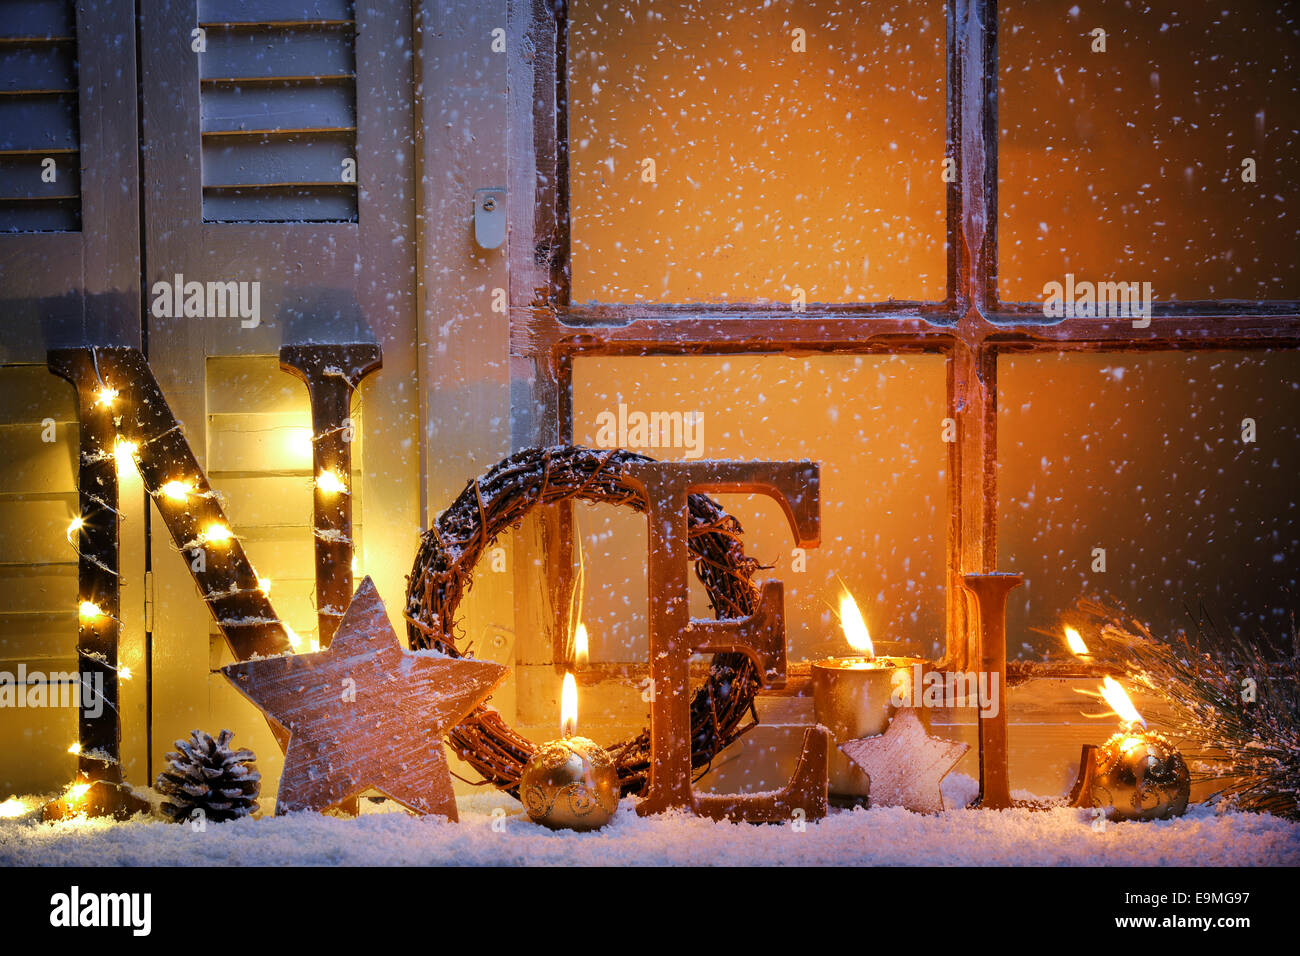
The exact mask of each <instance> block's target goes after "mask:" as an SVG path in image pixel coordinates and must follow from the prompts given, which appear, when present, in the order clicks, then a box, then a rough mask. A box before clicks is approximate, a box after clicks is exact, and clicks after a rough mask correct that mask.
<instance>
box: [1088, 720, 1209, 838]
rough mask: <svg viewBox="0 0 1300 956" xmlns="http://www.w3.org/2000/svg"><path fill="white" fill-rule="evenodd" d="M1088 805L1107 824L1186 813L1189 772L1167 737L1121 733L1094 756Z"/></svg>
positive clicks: (1180, 755) (1189, 789)
mask: <svg viewBox="0 0 1300 956" xmlns="http://www.w3.org/2000/svg"><path fill="white" fill-rule="evenodd" d="M1096 761H1097V767H1096V771H1097V772H1096V777H1095V778H1094V780H1093V783H1092V803H1093V806H1095V807H1102V808H1104V809H1107V810H1108V811H1109V816H1110V818H1111V819H1112V820H1167V819H1169V818H1170V817H1177V816H1181V815H1182V814H1183V813H1184V812H1185V811H1186V810H1187V800H1188V798H1189V797H1190V796H1191V790H1192V782H1191V779H1192V778H1191V773H1190V772H1189V771H1188V769H1187V763H1186V761H1184V760H1183V757H1182V754H1180V753H1179V752H1178V751H1177V749H1175V747H1174V745H1173V744H1172V743H1171V742H1170V741H1169V740H1168V738H1166V737H1164V736H1162V735H1160V734H1157V733H1154V732H1151V731H1124V732H1121V733H1118V734H1116V735H1115V736H1113V737H1111V738H1110V740H1108V741H1106V743H1104V744H1103V745H1102V746H1101V747H1099V748H1098V749H1097V754H1096Z"/></svg>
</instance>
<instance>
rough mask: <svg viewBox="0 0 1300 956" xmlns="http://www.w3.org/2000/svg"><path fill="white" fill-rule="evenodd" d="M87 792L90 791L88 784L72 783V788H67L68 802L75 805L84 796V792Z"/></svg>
mask: <svg viewBox="0 0 1300 956" xmlns="http://www.w3.org/2000/svg"><path fill="white" fill-rule="evenodd" d="M88 790H90V784H88V783H74V784H73V785H72V786H70V787H69V788H68V802H69V803H76V802H77V801H79V800H80V799H81V798H82V797H84V796H85V795H86V792H87V791H88Z"/></svg>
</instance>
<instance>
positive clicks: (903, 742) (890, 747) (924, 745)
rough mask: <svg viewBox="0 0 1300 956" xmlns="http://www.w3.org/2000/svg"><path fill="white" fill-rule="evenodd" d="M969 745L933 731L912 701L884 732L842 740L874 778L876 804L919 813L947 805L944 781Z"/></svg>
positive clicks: (872, 800)
mask: <svg viewBox="0 0 1300 956" xmlns="http://www.w3.org/2000/svg"><path fill="white" fill-rule="evenodd" d="M969 749H970V746H969V745H968V744H963V743H958V742H956V741H952V740H943V739H941V738H939V737H931V736H930V735H929V734H927V733H926V732H925V727H923V726H922V725H921V720H920V718H919V717H917V716H916V711H915V709H914V708H911V707H904V708H902V709H900V710H899V711H898V713H896V714H895V715H894V719H893V720H891V721H890V723H889V729H888V730H886V731H885V732H884V733H883V734H881V735H880V736H878V737H863V738H861V739H859V740H850V741H847V742H846V743H842V744H840V750H842V751H843V752H844V755H845V756H847V757H848V758H849V759H850V760H852V761H853V762H854V763H855V764H857V765H858V766H859V767H861V768H862V771H863V772H864V773H865V774H866V775H867V776H868V777H870V778H871V787H870V789H869V790H868V791H867V792H868V800H869V801H870V805H871V806H873V807H903V808H905V809H908V810H914V811H916V812H917V813H938V812H939V811H941V810H942V809H943V794H942V792H941V791H940V790H939V782H940V781H941V780H943V778H944V777H946V776H947V775H948V771H950V770H951V769H952V768H953V767H955V766H956V765H957V761H958V760H960V759H961V758H962V756H963V755H964V754H965V753H966V751H967V750H969Z"/></svg>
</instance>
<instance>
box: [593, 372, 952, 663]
mask: <svg viewBox="0 0 1300 956" xmlns="http://www.w3.org/2000/svg"><path fill="white" fill-rule="evenodd" d="M944 382H945V373H944V363H943V359H942V357H940V356H909V357H906V358H904V357H900V356H851V355H834V356H829V355H828V356H816V357H807V358H787V357H779V356H753V355H741V356H717V357H694V356H692V357H674V358H640V357H638V358H625V357H607V358H595V357H592V358H578V359H576V360H575V362H574V390H573V392H574V440H575V441H576V442H577V443H579V444H583V445H589V446H597V445H598V444H599V439H600V438H601V424H602V422H607V421H608V419H607V418H606V419H602V417H601V416H602V413H610V414H612V415H614V416H618V415H619V406H620V405H624V406H626V413H627V414H628V415H631V414H634V413H636V412H654V411H660V412H670V413H671V412H673V411H683V412H686V411H696V410H702V411H703V413H704V418H703V424H702V442H701V443H699V444H694V443H692V444H693V446H694V447H691V448H687V447H659V448H637V449H635V450H637V451H644V452H645V453H646V454H649V455H651V456H653V457H655V458H661V459H669V460H682V459H685V458H688V457H692V456H698V457H705V458H737V459H774V460H790V459H800V458H809V459H812V460H814V461H819V462H820V463H821V467H822V485H821V495H822V546H821V547H820V548H818V549H815V550H809V551H808V552H807V562H806V569H805V570H802V571H800V570H796V569H795V567H796V565H795V562H794V560H793V558H794V555H793V554H792V548H793V541H792V537H791V533H790V531H789V530H788V526H787V525H786V523H785V519H784V517H783V516H782V514H781V512H780V510H779V508H778V506H777V504H776V503H775V502H774V501H772V500H771V499H769V498H766V497H757V496H755V497H751V496H745V495H723V496H719V500H720V501H722V503H723V505H724V506H725V507H726V508H727V509H728V510H729V511H731V513H732V514H734V515H735V516H736V517H737V518H738V519H739V520H740V523H741V525H742V526H743V527H744V529H745V550H746V552H747V553H748V554H751V555H753V556H754V557H756V558H758V559H759V560H760V561H762V562H763V563H764V564H770V565H773V568H772V570H771V571H768V572H764V575H765V576H771V577H776V578H779V579H781V580H782V581H784V582H785V589H786V591H785V594H786V615H787V623H788V628H789V649H790V651H789V652H790V657H791V659H792V660H801V659H815V658H819V657H826V656H830V655H842V654H845V653H848V648H847V646H846V645H845V644H844V643H843V640H842V638H841V635H840V630H839V625H838V623H837V622H836V620H835V618H834V617H833V616H832V615H831V612H830V609H829V606H828V605H829V604H837V602H838V593H839V580H840V579H842V580H843V581H844V582H845V583H846V584H847V585H848V586H849V588H850V590H852V592H853V593H854V595H855V596H856V597H857V599H858V602H859V604H860V605H861V607H862V611H863V614H864V616H865V618H866V620H867V624H868V626H869V627H870V628H871V631H872V636H873V637H874V638H876V639H877V641H878V649H879V650H880V651H882V652H884V653H904V652H919V653H924V654H937V653H939V652H940V651H941V650H942V648H943V643H944V638H943V630H944V596H945V587H944V585H945V579H944V551H945V542H946V533H947V518H946V515H947V510H946V504H945V487H946V486H945V480H944V468H945V464H946V448H947V446H945V445H944V444H943V442H942V435H941V422H942V419H943V417H944V414H945V412H944V396H945V390H944V389H945V385H944ZM577 520H578V522H579V525H580V530H581V533H582V540H583V546H584V548H585V549H586V553H587V556H588V561H587V574H588V584H587V606H586V608H585V615H586V621H587V624H588V628H589V630H590V640H591V657H592V660H593V661H645V659H646V580H645V567H646V564H645V562H646V524H645V518H644V517H643V516H641V515H637V514H634V513H632V512H631V511H629V510H627V509H615V508H609V507H580V508H578V509H577ZM692 582H693V583H692V586H693V588H694V594H693V596H692V611H693V613H694V614H695V616H697V617H711V616H712V615H711V613H710V611H709V609H708V604H707V600H706V598H705V597H704V594H703V590H702V589H701V588H699V586H698V584H696V583H694V577H693V576H692Z"/></svg>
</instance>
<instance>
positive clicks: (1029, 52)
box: [998, 0, 1300, 302]
mask: <svg viewBox="0 0 1300 956" xmlns="http://www.w3.org/2000/svg"><path fill="white" fill-rule="evenodd" d="M999 9H1000V13H999V17H1000V21H999V26H998V42H999V69H1000V88H999V103H998V111H999V119H998V123H999V126H1000V132H1001V137H1000V142H999V147H998V149H999V153H998V165H999V169H998V175H999V183H1000V185H999V204H1000V210H999V211H1000V214H1001V220H1000V221H1001V232H1000V235H999V237H998V252H999V266H998V274H999V291H1000V295H1001V297H1002V299H1003V300H1004V301H1008V302H1039V301H1042V299H1043V286H1044V284H1045V283H1047V282H1050V281H1053V280H1056V281H1062V280H1063V276H1064V274H1065V273H1066V272H1071V273H1073V274H1074V275H1075V276H1076V278H1081V279H1088V280H1092V281H1098V280H1111V281H1150V282H1151V283H1152V284H1153V292H1154V294H1155V298H1156V301H1157V302H1161V301H1169V300H1171V299H1182V300H1184V301H1186V300H1189V299H1295V298H1300V231H1298V230H1297V215H1298V214H1300V200H1298V199H1297V194H1296V188H1295V183H1296V181H1297V178H1298V177H1300V163H1298V162H1297V146H1296V131H1297V117H1300V88H1298V87H1297V84H1296V75H1297V71H1298V70H1300V28H1298V27H1297V23H1296V20H1295V17H1294V15H1293V11H1291V10H1290V9H1289V8H1288V7H1287V6H1286V5H1285V4H1281V3H1276V2H1273V3H1260V2H1249V3H1231V4H1229V3H1204V2H1200V3H1179V4H1173V3H1168V2H1159V3H1153V4H1139V5H1134V4H1130V3H1125V2H1120V0H1098V2H1094V3H1089V4H1079V3H1077V2H1076V0H1017V2H1011V3H1003V4H999ZM1094 29H1104V30H1105V31H1106V40H1105V42H1106V52H1104V53H1100V52H1098V53H1094V52H1092V45H1093V44H1094V42H1096V40H1095V38H1094V37H1093V36H1092V35H1091V33H1090V31H1092V30H1094ZM1247 159H1251V160H1253V161H1254V163H1255V177H1256V181H1255V182H1253V183H1246V182H1243V181H1242V174H1243V172H1244V169H1243V166H1242V163H1243V161H1245V160H1247Z"/></svg>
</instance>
